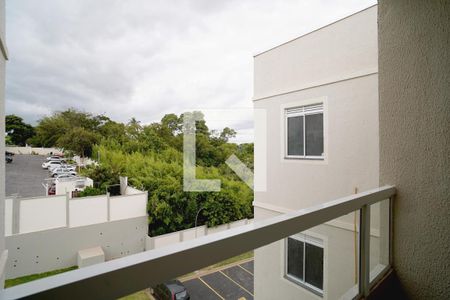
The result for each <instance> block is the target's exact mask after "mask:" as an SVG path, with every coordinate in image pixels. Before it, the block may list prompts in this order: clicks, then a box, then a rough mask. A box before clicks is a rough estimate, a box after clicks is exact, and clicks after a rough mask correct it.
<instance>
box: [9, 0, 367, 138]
mask: <svg viewBox="0 0 450 300" xmlns="http://www.w3.org/2000/svg"><path fill="white" fill-rule="evenodd" d="M375 3H376V1H373V0H346V1H325V0H323V1H318V0H311V1H306V0H282V1H281V0H280V1H274V0H259V1H257V0H251V1H250V0H226V1H225V0H222V1H213V0H190V1H188V0H184V1H183V0H180V1H177V0H174V1H167V0H166V1H164V0H161V1H154V0H152V1H147V0H142V1H137V0H134V1H113V0H105V1H103V0H86V1H81V0H40V1H35V0H9V1H6V29H7V33H6V34H7V36H6V42H7V46H8V50H9V54H10V59H9V61H8V63H7V76H6V112H7V114H12V113H13V114H17V115H19V116H21V117H23V118H24V119H25V120H26V121H27V122H30V123H32V124H35V123H36V121H37V120H38V119H40V118H42V117H43V116H45V115H49V114H51V113H52V112H53V111H57V110H64V109H67V108H70V107H74V108H77V109H80V110H84V111H87V112H91V113H93V114H106V115H108V116H109V117H111V118H112V119H114V120H116V121H121V122H126V121H128V120H129V119H130V118H131V117H135V118H137V119H138V120H140V121H142V122H143V123H150V122H153V121H157V120H160V119H161V117H162V116H163V115H164V114H166V113H171V112H174V113H177V114H179V113H181V112H183V111H184V110H186V109H192V108H214V109H221V108H234V107H236V108H241V107H252V101H251V97H252V94H253V79H252V78H253V55H255V54H257V53H259V52H261V51H264V50H267V49H269V48H271V47H273V46H276V45H277V44H280V43H283V42H285V41H288V40H290V39H292V38H295V37H297V36H299V35H302V34H304V33H307V32H309V31H311V30H314V29H317V28H319V27H321V26H324V25H326V24H328V23H331V22H333V21H336V20H338V19H341V18H343V17H345V16H347V15H349V14H352V13H354V12H357V11H359V10H361V9H364V8H366V7H368V6H371V5H373V4H375ZM224 125H229V126H234V127H235V128H236V127H237V128H236V129H238V130H240V131H241V133H243V132H246V133H247V135H251V126H252V125H251V122H244V120H242V121H241V122H237V123H236V122H235V123H234V124H224Z"/></svg>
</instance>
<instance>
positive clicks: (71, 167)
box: [61, 164, 77, 171]
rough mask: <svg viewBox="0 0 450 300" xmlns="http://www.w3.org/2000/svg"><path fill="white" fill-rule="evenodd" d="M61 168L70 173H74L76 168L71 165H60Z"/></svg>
mask: <svg viewBox="0 0 450 300" xmlns="http://www.w3.org/2000/svg"><path fill="white" fill-rule="evenodd" d="M61 167H63V168H66V169H69V170H70V171H76V169H77V167H75V166H72V165H64V164H63V165H61Z"/></svg>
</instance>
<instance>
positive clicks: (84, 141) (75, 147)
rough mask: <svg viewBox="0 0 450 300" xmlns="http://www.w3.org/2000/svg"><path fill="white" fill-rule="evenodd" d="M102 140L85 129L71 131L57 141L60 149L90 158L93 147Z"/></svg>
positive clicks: (77, 128)
mask: <svg viewBox="0 0 450 300" xmlns="http://www.w3.org/2000/svg"><path fill="white" fill-rule="evenodd" d="M99 140H100V136H99V135H98V134H96V133H95V132H92V131H89V130H87V129H85V128H83V127H75V128H72V129H69V130H68V131H67V132H66V133H64V134H63V135H61V136H60V137H59V138H58V140H57V141H56V145H57V146H58V147H61V148H64V149H70V150H72V151H74V152H75V153H76V154H78V155H80V156H81V157H85V156H90V155H91V153H92V147H93V146H94V145H95V143H97V142H98V141H99Z"/></svg>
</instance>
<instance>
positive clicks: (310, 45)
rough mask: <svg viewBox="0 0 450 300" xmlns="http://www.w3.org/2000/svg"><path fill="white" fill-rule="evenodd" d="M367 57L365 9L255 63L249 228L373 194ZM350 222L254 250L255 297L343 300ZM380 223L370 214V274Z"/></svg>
mask: <svg viewBox="0 0 450 300" xmlns="http://www.w3.org/2000/svg"><path fill="white" fill-rule="evenodd" d="M377 49H378V48H377V7H376V6H372V7H370V8H368V9H365V10H363V11H361V12H358V13H356V14H354V15H351V16H349V17H347V18H344V19H342V20H340V21H337V22H335V23H333V24H330V25H328V26H325V27H323V28H321V29H318V30H316V31H313V32H311V33H309V34H306V35H304V36H301V37H299V38H297V39H295V40H292V41H289V42H287V43H285V44H282V45H280V46H277V47H275V48H273V49H270V50H268V51H266V52H263V53H261V54H258V55H256V56H255V58H254V68H255V72H254V76H255V79H254V99H253V100H254V107H255V109H258V110H265V111H266V124H258V122H261V120H257V121H256V124H255V130H256V134H255V136H256V137H257V138H256V140H255V153H260V152H266V158H261V156H258V155H257V154H256V156H255V170H256V172H258V170H261V169H262V168H259V167H260V166H263V165H264V166H265V167H266V172H267V173H266V178H267V189H266V191H262V192H255V201H254V210H255V220H256V221H258V220H261V219H264V218H268V217H273V216H276V215H279V214H282V213H288V212H291V211H295V210H299V209H304V208H309V207H313V206H316V205H319V204H322V203H325V202H326V201H330V200H332V199H336V198H339V197H343V196H346V195H349V194H353V193H356V192H358V191H359V192H360V191H365V190H369V189H372V188H375V187H378V184H379V147H378V145H379V138H378V126H379V124H378V50H377ZM264 128H265V129H264ZM262 130H266V132H261V131H262ZM264 135H265V136H264ZM261 136H263V138H265V139H266V141H265V142H264V143H262V142H261V143H260V140H259V139H258V137H261ZM263 147H264V149H263ZM263 159H266V160H265V161H264V160H263ZM381 209H383V207H382V208H381ZM358 220H359V214H358V213H355V214H349V215H346V216H344V217H341V218H339V219H335V220H333V221H330V222H327V223H325V224H323V225H320V226H317V227H315V228H312V229H311V230H309V231H307V232H303V233H299V234H297V235H294V236H291V237H290V238H287V239H285V240H281V241H279V242H275V243H273V244H271V245H269V246H266V247H263V248H260V249H258V250H256V253H255V297H256V298H257V299H276V298H279V297H280V296H281V295H282V299H338V298H340V297H346V296H348V295H350V294H351V293H352V288H353V287H354V286H355V284H356V279H357V276H358V274H357V272H358V271H357V267H356V266H357V261H358V248H357V247H356V246H355V245H356V243H357V240H356V239H357V232H358V224H359V223H358V222H359V221H358ZM380 221H381V222H383V221H384V220H383V218H381V220H380V206H379V205H378V206H375V207H373V209H372V222H371V223H372V225H371V244H372V247H371V261H370V264H371V270H373V271H376V270H377V266H378V265H379V264H381V265H384V264H386V263H387V262H386V261H384V260H383V257H382V255H383V253H382V252H383V251H380V249H384V248H383V247H382V245H383V240H382V239H380V235H381V232H380V228H381V227H380ZM380 243H381V245H380Z"/></svg>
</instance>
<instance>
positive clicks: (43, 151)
mask: <svg viewBox="0 0 450 300" xmlns="http://www.w3.org/2000/svg"><path fill="white" fill-rule="evenodd" d="M5 150H6V151H9V152H12V153H14V154H37V155H49V154H50V152H51V153H53V154H57V153H58V154H62V153H63V151H62V150H61V149H58V148H40V147H30V146H25V147H18V146H7V147H5Z"/></svg>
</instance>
